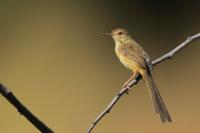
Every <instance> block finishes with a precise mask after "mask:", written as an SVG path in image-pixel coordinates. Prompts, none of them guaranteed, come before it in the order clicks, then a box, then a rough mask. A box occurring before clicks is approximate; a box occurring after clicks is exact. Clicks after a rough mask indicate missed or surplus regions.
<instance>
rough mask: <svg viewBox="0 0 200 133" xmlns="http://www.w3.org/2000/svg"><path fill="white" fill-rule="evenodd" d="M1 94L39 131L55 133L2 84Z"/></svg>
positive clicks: (0, 85)
mask: <svg viewBox="0 0 200 133" xmlns="http://www.w3.org/2000/svg"><path fill="white" fill-rule="evenodd" d="M0 93H1V94H2V95H3V96H4V97H5V98H6V99H7V100H8V101H9V102H10V103H11V104H12V105H13V106H15V107H16V108H17V110H18V111H19V113H20V114H22V115H24V116H25V117H26V119H27V120H28V121H30V122H31V123H32V124H33V125H34V126H35V127H36V128H37V129H38V130H40V131H41V132H42V133H53V131H52V130H51V129H50V128H49V127H47V126H46V125H45V124H44V123H43V122H42V121H40V120H39V119H38V118H37V117H36V116H35V115H34V114H33V113H31V112H30V111H29V110H28V109H27V108H26V107H25V106H24V105H23V104H22V103H21V102H20V101H19V100H18V99H17V98H16V97H15V95H14V94H13V93H12V92H11V91H10V90H9V89H8V88H6V87H5V86H3V85H2V84H0Z"/></svg>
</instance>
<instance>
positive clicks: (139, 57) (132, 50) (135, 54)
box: [120, 45, 149, 69]
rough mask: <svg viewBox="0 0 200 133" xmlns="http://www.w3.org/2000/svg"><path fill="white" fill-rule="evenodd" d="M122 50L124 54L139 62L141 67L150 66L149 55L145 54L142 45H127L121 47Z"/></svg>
mask: <svg viewBox="0 0 200 133" xmlns="http://www.w3.org/2000/svg"><path fill="white" fill-rule="evenodd" d="M120 52H121V54H122V55H124V56H126V57H127V58H129V59H131V60H132V61H134V62H135V63H137V64H138V65H139V66H140V67H141V68H144V69H148V68H149V63H148V62H149V61H148V59H149V58H148V55H145V54H144V50H143V49H142V48H141V47H134V46H132V45H126V47H122V48H121V49H120Z"/></svg>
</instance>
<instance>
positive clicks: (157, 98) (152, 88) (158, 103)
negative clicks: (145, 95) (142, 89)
mask: <svg viewBox="0 0 200 133" xmlns="http://www.w3.org/2000/svg"><path fill="white" fill-rule="evenodd" d="M142 76H143V78H144V80H145V82H146V84H147V87H148V89H149V93H150V96H151V98H152V100H153V103H154V107H155V110H156V113H159V115H160V118H161V121H162V122H163V123H165V122H172V120H171V117H170V114H169V112H168V111H167V108H166V106H165V104H164V102H163V100H162V97H161V95H160V93H159V91H158V89H157V87H156V84H155V83H154V81H153V78H152V76H151V73H149V72H144V73H143V75H142Z"/></svg>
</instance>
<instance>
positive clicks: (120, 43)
mask: <svg viewBox="0 0 200 133" xmlns="http://www.w3.org/2000/svg"><path fill="white" fill-rule="evenodd" d="M105 34H107V35H109V36H111V37H112V38H113V40H114V42H115V52H116V55H117V57H118V58H119V60H120V61H121V63H122V64H124V65H125V66H126V67H127V68H129V69H131V70H132V72H133V76H132V77H131V78H130V79H129V80H128V81H127V82H126V83H125V84H124V87H126V86H127V85H128V84H129V82H130V81H131V80H133V79H134V78H135V75H136V74H140V75H141V76H142V78H143V80H144V81H145V82H146V85H147V87H148V89H149V93H150V96H151V98H152V100H153V103H154V107H155V110H156V112H157V113H159V115H160V118H161V120H162V122H163V123H165V122H171V121H172V120H171V117H170V114H169V112H168V111H167V108H166V106H165V104H164V102H163V100H162V98H161V95H160V93H159V91H158V89H157V87H156V84H155V83H154V80H153V78H152V72H151V71H152V69H151V68H152V65H151V60H150V57H149V55H148V54H147V52H146V51H145V50H144V49H143V48H142V47H141V46H140V45H139V44H138V43H137V42H136V41H135V40H134V39H133V38H132V37H131V36H130V35H129V33H128V31H127V30H125V29H121V28H118V29H115V30H113V31H111V33H105Z"/></svg>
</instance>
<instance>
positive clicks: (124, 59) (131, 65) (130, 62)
mask: <svg viewBox="0 0 200 133" xmlns="http://www.w3.org/2000/svg"><path fill="white" fill-rule="evenodd" d="M116 54H117V57H118V58H119V60H120V62H121V63H122V64H123V65H124V66H125V67H127V68H129V69H131V70H132V71H133V72H140V70H141V67H139V65H138V64H137V63H136V62H135V61H133V60H131V59H130V58H128V57H127V56H124V55H122V54H120V53H116Z"/></svg>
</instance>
